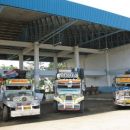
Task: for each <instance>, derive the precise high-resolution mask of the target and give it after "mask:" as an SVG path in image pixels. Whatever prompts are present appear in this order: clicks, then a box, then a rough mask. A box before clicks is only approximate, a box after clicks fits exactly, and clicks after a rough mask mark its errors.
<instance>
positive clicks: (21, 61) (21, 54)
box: [19, 52, 23, 70]
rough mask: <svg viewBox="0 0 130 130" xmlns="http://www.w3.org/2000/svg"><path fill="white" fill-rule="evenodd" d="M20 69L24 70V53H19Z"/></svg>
mask: <svg viewBox="0 0 130 130" xmlns="http://www.w3.org/2000/svg"><path fill="white" fill-rule="evenodd" d="M19 69H20V70H23V53H22V52H20V53H19Z"/></svg>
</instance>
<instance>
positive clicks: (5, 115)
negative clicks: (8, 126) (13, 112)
mask: <svg viewBox="0 0 130 130" xmlns="http://www.w3.org/2000/svg"><path fill="white" fill-rule="evenodd" d="M2 118H3V121H8V120H9V119H10V109H9V108H8V107H7V106H4V108H3V116H2Z"/></svg>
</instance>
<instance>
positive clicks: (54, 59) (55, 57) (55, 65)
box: [53, 54, 58, 69]
mask: <svg viewBox="0 0 130 130" xmlns="http://www.w3.org/2000/svg"><path fill="white" fill-rule="evenodd" d="M53 62H54V67H55V69H57V67H58V57H57V54H56V55H55V56H54V57H53Z"/></svg>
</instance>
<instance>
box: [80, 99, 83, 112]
mask: <svg viewBox="0 0 130 130" xmlns="http://www.w3.org/2000/svg"><path fill="white" fill-rule="evenodd" d="M80 112H81V113H83V112H84V101H82V102H81V103H80Z"/></svg>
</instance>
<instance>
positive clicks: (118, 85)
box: [116, 83, 130, 87]
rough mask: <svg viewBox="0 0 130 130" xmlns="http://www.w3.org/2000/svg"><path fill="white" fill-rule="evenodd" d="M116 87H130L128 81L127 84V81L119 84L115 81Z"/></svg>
mask: <svg viewBox="0 0 130 130" xmlns="http://www.w3.org/2000/svg"><path fill="white" fill-rule="evenodd" d="M116 87H130V83H129V84H128V83H126V84H125V83H120V84H119V83H117V84H116Z"/></svg>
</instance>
